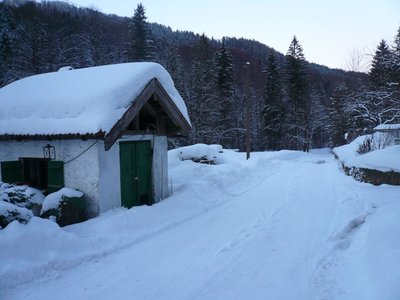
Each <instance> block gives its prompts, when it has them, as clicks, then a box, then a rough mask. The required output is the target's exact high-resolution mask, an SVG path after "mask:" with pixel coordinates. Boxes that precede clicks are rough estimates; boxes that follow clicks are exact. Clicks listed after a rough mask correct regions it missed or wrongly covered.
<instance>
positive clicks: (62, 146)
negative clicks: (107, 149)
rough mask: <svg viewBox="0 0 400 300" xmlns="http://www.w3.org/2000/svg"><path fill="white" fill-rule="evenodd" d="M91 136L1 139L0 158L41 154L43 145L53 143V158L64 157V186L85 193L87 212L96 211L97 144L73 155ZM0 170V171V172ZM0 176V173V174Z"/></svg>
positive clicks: (92, 214)
mask: <svg viewBox="0 0 400 300" xmlns="http://www.w3.org/2000/svg"><path fill="white" fill-rule="evenodd" d="M94 142H95V140H88V141H82V140H62V141H21V142H18V141H1V142H0V162H1V161H11V160H18V159H19V158H20V157H38V158H42V157H43V147H44V146H46V145H47V144H50V145H52V146H55V149H56V160H61V161H64V163H65V164H64V184H65V186H66V187H69V188H73V189H78V190H80V191H82V192H83V193H85V196H86V198H87V201H88V213H89V216H95V215H97V214H98V213H99V205H98V199H99V191H98V178H99V159H98V150H97V148H98V146H99V145H97V144H96V145H94V146H93V147H91V148H90V149H89V150H88V151H86V152H85V153H84V154H82V155H81V156H80V157H78V158H76V159H75V160H73V161H71V162H68V161H69V160H71V159H73V158H75V157H77V156H78V155H79V154H81V153H82V152H83V151H85V150H86V149H87V148H88V147H90V146H91V145H92V144H93V143H94ZM0 173H1V172H0ZM0 180H1V174H0Z"/></svg>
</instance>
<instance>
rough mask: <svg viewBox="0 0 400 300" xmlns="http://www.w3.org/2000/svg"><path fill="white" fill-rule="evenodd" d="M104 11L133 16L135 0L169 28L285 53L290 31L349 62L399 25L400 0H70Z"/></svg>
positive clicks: (314, 55) (333, 61) (316, 55)
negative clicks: (239, 40) (240, 40)
mask: <svg viewBox="0 0 400 300" xmlns="http://www.w3.org/2000/svg"><path fill="white" fill-rule="evenodd" d="M70 2H71V3H74V4H78V5H82V6H89V7H95V8H97V9H98V10H100V11H102V12H104V13H114V14H116V15H120V16H132V15H133V13H134V10H135V8H136V6H137V4H138V3H139V2H142V4H143V5H144V7H145V9H146V16H147V18H148V21H149V22H156V23H159V24H163V25H166V26H170V27H171V28H172V29H173V30H176V29H179V30H188V31H193V32H195V33H200V34H201V33H205V34H206V35H207V36H209V37H214V38H215V39H221V38H222V37H223V36H229V37H237V38H240V37H244V38H248V39H255V40H257V41H259V42H262V43H264V44H266V45H268V46H270V47H273V48H274V49H275V50H278V51H280V52H282V53H284V54H285V53H286V51H287V49H288V47H289V44H290V42H291V39H292V37H293V35H296V36H297V38H298V40H299V41H300V44H301V45H302V46H303V49H304V54H305V56H306V59H307V60H308V61H311V62H315V63H318V64H323V65H326V66H328V67H333V68H347V65H348V63H347V62H348V61H349V59H350V57H351V54H350V53H351V52H354V51H355V50H357V51H358V52H360V53H365V54H366V59H367V60H369V58H370V54H371V53H373V52H374V51H375V48H376V46H377V45H378V43H379V41H380V40H381V39H386V40H387V41H388V42H389V43H391V42H392V41H393V38H394V36H395V34H396V32H397V29H398V28H399V26H400V0H202V1H189V0H164V1H163V0H142V1H135V0H72V1H70Z"/></svg>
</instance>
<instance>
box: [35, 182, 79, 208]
mask: <svg viewBox="0 0 400 300" xmlns="http://www.w3.org/2000/svg"><path fill="white" fill-rule="evenodd" d="M82 196H83V193H82V192H80V191H77V190H73V189H70V188H66V187H64V188H62V189H61V190H59V191H57V192H55V193H51V194H49V195H47V197H46V198H45V199H44V202H43V206H42V210H41V212H40V214H42V213H44V212H46V211H48V210H50V209H57V208H58V207H59V205H60V202H61V200H62V199H63V197H69V198H73V197H78V198H80V197H82Z"/></svg>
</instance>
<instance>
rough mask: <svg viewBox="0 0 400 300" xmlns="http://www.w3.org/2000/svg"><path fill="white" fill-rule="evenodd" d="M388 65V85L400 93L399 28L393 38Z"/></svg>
mask: <svg viewBox="0 0 400 300" xmlns="http://www.w3.org/2000/svg"><path fill="white" fill-rule="evenodd" d="M388 65H389V68H390V70H391V74H390V79H391V82H390V83H391V85H392V86H393V88H395V89H397V91H399V92H400V27H399V29H398V30H397V34H396V36H395V38H394V42H393V47H392V51H391V57H390V60H389V62H388Z"/></svg>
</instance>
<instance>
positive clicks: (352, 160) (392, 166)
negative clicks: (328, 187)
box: [333, 135, 400, 172]
mask: <svg viewBox="0 0 400 300" xmlns="http://www.w3.org/2000/svg"><path fill="white" fill-rule="evenodd" d="M371 138H372V143H374V140H376V141H380V139H381V135H378V136H375V137H374V138H373V137H372V136H371V135H364V136H360V137H358V138H356V139H355V140H354V141H353V142H351V143H350V144H348V145H344V146H340V147H336V148H334V149H333V152H334V153H335V154H336V155H337V157H338V158H339V160H340V161H341V162H342V163H343V164H344V165H345V166H346V167H349V168H351V167H356V168H363V169H372V170H378V171H381V172H388V171H395V172H400V159H399V157H400V145H394V146H388V147H386V148H384V149H377V150H374V151H371V152H368V153H365V154H362V155H360V154H359V153H358V150H359V149H360V146H361V145H362V144H363V143H364V142H365V141H366V140H367V139H371Z"/></svg>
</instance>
